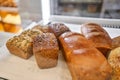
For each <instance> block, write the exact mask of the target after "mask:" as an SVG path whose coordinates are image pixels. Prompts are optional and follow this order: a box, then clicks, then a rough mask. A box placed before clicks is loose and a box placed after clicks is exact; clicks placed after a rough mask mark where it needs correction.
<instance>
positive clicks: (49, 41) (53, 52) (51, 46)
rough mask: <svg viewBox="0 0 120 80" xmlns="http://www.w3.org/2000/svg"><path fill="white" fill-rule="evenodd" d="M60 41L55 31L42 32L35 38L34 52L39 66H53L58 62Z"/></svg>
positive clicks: (43, 67) (44, 67)
mask: <svg viewBox="0 0 120 80" xmlns="http://www.w3.org/2000/svg"><path fill="white" fill-rule="evenodd" d="M58 51H59V47H58V42H57V38H56V37H55V35H54V34H53V33H42V34H40V35H38V36H36V37H35V38H34V39H33V53H34V55H35V58H36V61H37V64H38V66H39V68H42V69H46V68H52V67H55V66H56V65H57V62H58Z"/></svg>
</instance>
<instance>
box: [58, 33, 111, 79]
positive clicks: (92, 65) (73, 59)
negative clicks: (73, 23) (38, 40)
mask: <svg viewBox="0 0 120 80" xmlns="http://www.w3.org/2000/svg"><path fill="white" fill-rule="evenodd" d="M59 40H60V43H61V46H62V47H63V55H64V57H65V60H66V62H67V65H68V68H69V70H70V72H71V75H72V80H110V76H111V71H112V69H111V67H110V65H109V64H108V62H107V60H106V58H105V57H104V55H103V54H102V53H101V52H100V51H98V50H97V49H96V48H95V47H94V46H93V43H92V42H91V41H89V40H87V39H86V38H85V37H84V36H83V35H81V34H79V33H73V32H65V33H63V34H62V35H61V36H60V37H59Z"/></svg>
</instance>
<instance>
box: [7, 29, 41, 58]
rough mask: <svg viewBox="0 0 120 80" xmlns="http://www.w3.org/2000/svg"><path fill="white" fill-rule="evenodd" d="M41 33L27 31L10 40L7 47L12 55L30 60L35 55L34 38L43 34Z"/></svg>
mask: <svg viewBox="0 0 120 80" xmlns="http://www.w3.org/2000/svg"><path fill="white" fill-rule="evenodd" d="M41 33H42V32H41V31H33V30H26V31H24V32H22V33H21V34H20V35H18V36H14V37H13V38H11V39H9V40H8V41H7V43H6V46H7V48H8V50H9V51H10V53H11V54H14V55H16V56H19V57H21V58H23V59H28V58H30V57H31V56H32V55H33V49H32V48H33V45H32V43H33V39H32V38H33V37H35V36H36V35H38V34H41Z"/></svg>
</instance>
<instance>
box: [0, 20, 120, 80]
mask: <svg viewBox="0 0 120 80" xmlns="http://www.w3.org/2000/svg"><path fill="white" fill-rule="evenodd" d="M54 22H58V21H52V23H54ZM36 24H37V23H32V24H31V25H30V26H28V27H27V28H26V29H29V28H32V27H33V26H35V25H36ZM64 24H65V25H66V26H68V27H69V28H70V30H71V31H72V32H78V33H81V30H80V28H81V24H73V23H68V22H64ZM103 28H104V29H105V30H106V31H107V32H108V34H109V35H110V37H111V38H114V37H116V36H119V35H120V29H118V28H108V27H103ZM26 29H25V30H26ZM5 35H6V33H5V34H4V33H3V34H2V36H1V35H0V40H1V39H2V41H4V42H3V43H4V44H3V46H2V47H0V65H1V66H0V77H3V78H6V79H9V80H49V79H51V80H72V77H71V75H70V72H69V69H68V66H67V64H66V62H65V60H64V58H63V56H62V52H61V51H59V57H58V65H57V66H56V67H54V68H50V69H40V68H39V67H38V66H37V65H36V63H35V57H34V56H32V57H31V58H30V59H28V60H24V59H21V58H19V57H16V56H14V55H11V54H10V53H9V51H8V49H7V48H6V45H5V44H6V40H8V39H9V38H10V37H12V36H14V34H9V33H7V36H8V37H7V38H6V40H4V39H3V38H4V37H5ZM3 36H4V37H3ZM8 67H10V68H8Z"/></svg>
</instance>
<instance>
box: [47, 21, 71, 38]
mask: <svg viewBox="0 0 120 80" xmlns="http://www.w3.org/2000/svg"><path fill="white" fill-rule="evenodd" d="M48 27H49V31H50V32H52V33H54V34H55V36H56V37H57V38H58V37H59V36H60V35H61V34H62V33H64V32H67V31H70V29H69V28H68V27H67V26H66V25H64V24H62V23H53V24H50V25H49V26H48Z"/></svg>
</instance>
